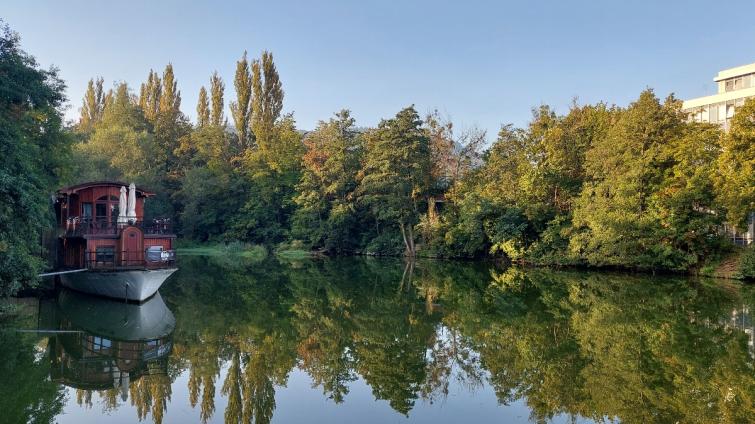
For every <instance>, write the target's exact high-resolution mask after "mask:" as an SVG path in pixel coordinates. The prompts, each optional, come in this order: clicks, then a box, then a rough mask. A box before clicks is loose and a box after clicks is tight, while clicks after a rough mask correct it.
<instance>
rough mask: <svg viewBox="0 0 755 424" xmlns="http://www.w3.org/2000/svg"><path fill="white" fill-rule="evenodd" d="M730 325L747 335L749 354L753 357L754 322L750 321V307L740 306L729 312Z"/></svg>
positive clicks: (754, 354) (754, 351) (754, 341)
mask: <svg viewBox="0 0 755 424" xmlns="http://www.w3.org/2000/svg"><path fill="white" fill-rule="evenodd" d="M730 325H731V326H732V327H734V328H736V329H738V330H741V331H743V332H744V333H745V334H746V335H747V347H748V349H749V351H750V356H752V357H753V358H755V323H753V321H752V315H751V314H750V308H748V307H747V306H742V309H735V310H733V311H732V312H731V322H730Z"/></svg>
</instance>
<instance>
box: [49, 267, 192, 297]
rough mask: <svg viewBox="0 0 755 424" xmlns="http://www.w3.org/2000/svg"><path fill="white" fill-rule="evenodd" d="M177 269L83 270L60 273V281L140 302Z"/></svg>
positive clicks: (100, 293)
mask: <svg viewBox="0 0 755 424" xmlns="http://www.w3.org/2000/svg"><path fill="white" fill-rule="evenodd" d="M176 269H177V268H167V269H139V270H124V271H108V272H102V271H86V272H79V273H73V274H63V275H61V276H60V283H61V284H62V285H63V286H64V287H67V288H69V289H71V290H76V291H80V292H84V293H89V294H94V295H97V296H104V297H110V298H113V299H125V300H130V301H134V302H143V301H145V300H147V299H149V298H150V297H152V296H153V295H154V294H155V293H157V290H158V289H159V288H160V286H162V284H163V283H164V282H165V280H166V279H168V277H170V276H171V274H173V273H174V272H176Z"/></svg>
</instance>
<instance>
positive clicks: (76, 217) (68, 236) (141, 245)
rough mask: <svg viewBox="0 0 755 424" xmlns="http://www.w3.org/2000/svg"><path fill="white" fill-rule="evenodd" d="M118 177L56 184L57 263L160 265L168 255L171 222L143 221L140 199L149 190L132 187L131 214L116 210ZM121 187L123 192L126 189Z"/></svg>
mask: <svg viewBox="0 0 755 424" xmlns="http://www.w3.org/2000/svg"><path fill="white" fill-rule="evenodd" d="M121 187H126V188H127V189H128V187H129V186H128V184H125V183H122V182H118V181H97V182H89V183H84V184H77V185H74V186H70V187H66V188H62V189H60V190H58V191H57V193H56V202H55V213H56V219H57V226H58V233H59V235H60V238H59V240H60V248H59V252H60V253H59V258H58V260H59V263H60V264H61V265H62V266H63V267H64V268H90V269H124V268H161V267H167V266H170V265H172V262H173V260H174V254H173V241H174V240H175V238H176V236H175V234H173V231H172V226H171V223H170V221H169V220H167V219H150V220H149V221H148V222H145V220H144V203H145V201H146V200H147V199H148V198H150V197H152V196H154V195H155V193H153V192H150V191H148V190H145V189H143V188H139V187H135V190H134V191H133V194H134V197H135V198H136V199H135V212H136V213H135V215H134V216H129V217H128V219H125V218H124V215H125V214H126V212H125V211H120V210H119V209H120V208H119V203H120V194H121ZM131 193H132V192H129V191H128V190H127V194H131Z"/></svg>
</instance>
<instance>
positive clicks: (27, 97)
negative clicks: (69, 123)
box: [0, 20, 71, 313]
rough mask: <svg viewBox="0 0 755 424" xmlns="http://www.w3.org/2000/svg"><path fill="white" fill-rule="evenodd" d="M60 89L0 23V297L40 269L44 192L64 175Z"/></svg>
mask: <svg viewBox="0 0 755 424" xmlns="http://www.w3.org/2000/svg"><path fill="white" fill-rule="evenodd" d="M64 91H65V85H64V84H63V81H61V80H60V78H58V73H57V70H55V69H54V68H53V69H49V70H44V69H41V68H40V67H39V65H38V64H37V62H36V60H35V59H34V58H33V57H32V56H30V55H28V54H27V53H26V52H24V51H23V50H21V48H20V45H19V36H18V34H16V33H14V32H12V31H11V30H10V29H9V28H8V27H7V26H6V25H4V24H3V22H2V20H0V298H2V297H5V296H8V295H12V294H14V293H15V292H16V291H17V290H19V289H20V288H21V287H22V284H23V283H25V282H28V281H33V280H34V279H35V278H36V277H35V276H36V272H37V271H38V270H39V269H40V268H41V267H42V266H43V261H42V259H41V257H40V236H41V234H42V232H43V230H44V229H45V228H47V227H48V226H49V224H50V223H51V222H52V220H51V218H50V207H49V205H50V198H49V194H50V193H51V192H52V191H53V190H54V187H55V185H56V184H58V182H59V181H60V179H61V178H63V177H64V174H63V173H64V171H65V169H64V168H65V164H66V163H67V160H66V156H67V154H68V151H69V147H70V142H71V140H70V137H69V135H68V134H67V133H66V132H65V131H64V130H63V127H62V120H63V114H62V104H63V102H64V101H65V95H64ZM2 309H3V305H2V304H0V313H1V312H2Z"/></svg>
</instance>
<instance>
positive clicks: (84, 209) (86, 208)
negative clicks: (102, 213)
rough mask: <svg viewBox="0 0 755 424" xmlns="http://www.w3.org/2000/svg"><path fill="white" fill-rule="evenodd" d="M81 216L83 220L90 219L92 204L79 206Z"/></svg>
mask: <svg viewBox="0 0 755 424" xmlns="http://www.w3.org/2000/svg"><path fill="white" fill-rule="evenodd" d="M81 216H82V217H83V218H84V219H87V218H92V204H91V203H82V204H81Z"/></svg>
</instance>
